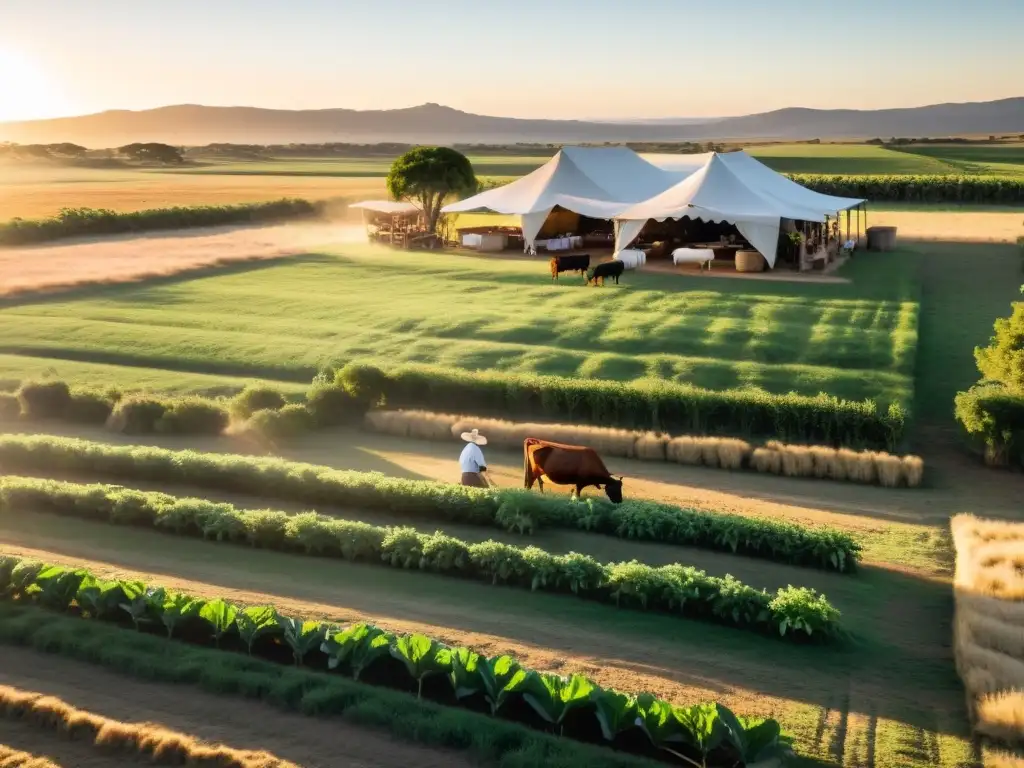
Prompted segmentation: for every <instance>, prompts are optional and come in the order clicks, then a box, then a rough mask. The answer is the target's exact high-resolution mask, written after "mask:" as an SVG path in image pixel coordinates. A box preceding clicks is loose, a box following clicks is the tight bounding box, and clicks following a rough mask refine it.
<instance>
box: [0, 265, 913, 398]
mask: <svg viewBox="0 0 1024 768" xmlns="http://www.w3.org/2000/svg"><path fill="white" fill-rule="evenodd" d="M916 268H917V261H916V257H915V256H913V255H906V254H889V255H885V256H883V255H874V254H872V255H865V256H864V257H863V258H858V259H857V260H856V261H855V262H853V263H851V264H850V265H848V268H847V272H846V274H847V275H848V276H849V277H850V278H852V280H853V282H852V283H851V284H810V283H808V284H792V283H781V282H759V283H755V282H751V281H740V280H727V279H719V280H716V279H709V278H701V277H697V276H689V277H684V276H680V275H672V274H664V273H657V272H640V273H635V272H634V273H627V274H626V276H625V278H624V280H623V282H622V284H620V285H618V286H615V285H614V284H610V285H607V286H605V287H603V288H593V287H589V288H588V287H585V286H584V284H583V281H582V279H581V278H580V277H579V276H578V275H563V276H562V279H561V280H560V281H558V282H557V283H554V282H552V280H551V276H550V273H549V272H548V267H547V263H546V261H545V260H543V259H508V258H494V257H491V258H487V257H471V256H465V255H456V254H429V255H426V254H413V253H401V252H395V251H390V250H385V249H381V248H373V247H370V246H362V245H352V246H344V247H343V248H341V249H339V250H338V251H337V252H335V253H329V254H321V255H311V256H306V257H297V258H296V259H295V260H294V261H293V262H292V263H290V264H287V265H283V266H276V267H264V268H262V269H254V270H251V271H240V272H235V273H233V274H224V275H219V276H214V277H209V278H202V279H194V280H181V281H174V280H171V281H166V282H163V283H157V284H150V285H135V286H133V285H123V286H114V287H98V288H95V289H87V290H86V291H85V292H83V293H80V294H78V295H77V296H76V297H65V298H62V297H51V298H49V299H46V300H42V301H25V302H17V301H15V302H13V303H8V304H7V305H6V306H3V305H0V323H2V324H3V327H4V330H5V333H4V337H3V339H2V341H0V356H2V357H0V375H2V378H18V376H17V371H16V370H15V368H16V367H15V366H14V365H12V364H10V361H12V360H16V359H19V358H21V359H24V360H25V361H26V363H25V367H24V372H25V374H38V372H39V368H40V360H41V359H45V360H46V361H47V363H46V364H47V366H49V367H53V368H54V369H56V370H59V371H60V372H61V375H64V376H67V375H69V374H73V373H74V371H73V368H71V366H70V365H69V364H70V363H80V364H89V365H97V364H103V365H113V366H122V367H138V368H140V369H147V370H148V371H150V372H152V371H154V370H166V371H167V372H168V373H167V381H166V385H165V387H160V388H161V389H163V388H171V389H178V388H181V387H182V386H183V383H182V380H181V377H183V376H185V375H188V376H189V377H194V376H195V375H197V374H203V375H213V376H216V377H220V379H219V381H218V383H219V382H220V381H223V378H224V377H235V378H238V379H242V378H260V379H269V380H279V381H289V382H308V381H309V379H310V378H311V377H312V376H313V374H314V373H315V372H316V370H317V369H318V368H319V367H321V366H323V365H326V364H335V365H337V364H341V363H344V362H345V361H347V360H350V359H353V358H364V359H367V358H369V359H376V360H378V361H381V362H384V363H389V364H393V363H399V362H416V363H432V364H439V365H445V366H449V367H452V368H456V369H460V368H461V369H467V370H474V371H479V370H498V371H515V372H522V373H526V372H532V373H540V374H548V375H558V376H567V377H592V378H601V379H612V380H620V381H631V380H638V379H646V378H653V379H663V380H671V381H676V382H685V383H690V384H694V385H697V386H701V387H706V388H709V389H717V390H722V389H734V388H743V387H760V388H763V389H765V390H768V391H770V392H776V393H787V392H790V391H795V392H799V393H802V394H808V395H813V394H817V393H818V392H827V393H830V394H833V395H836V396H839V397H842V398H848V399H854V400H860V399H863V398H875V399H877V400H879V401H880V402H881V403H882V404H883V405H884V403H886V402H890V401H894V400H898V401H901V402H904V403H909V401H910V400H911V394H912V391H911V388H912V380H913V374H914V358H915V349H916V344H917V315H918V303H917V290H916V288H915V283H914V275H915V272H916ZM151 375H152V374H151V373H149V374H147V378H149V377H150V376H151ZM111 383H115V382H111Z"/></svg>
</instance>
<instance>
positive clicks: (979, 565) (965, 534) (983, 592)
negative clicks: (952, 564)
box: [950, 514, 1024, 745]
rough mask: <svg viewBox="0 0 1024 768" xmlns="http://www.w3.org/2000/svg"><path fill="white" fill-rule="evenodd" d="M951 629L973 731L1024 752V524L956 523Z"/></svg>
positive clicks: (961, 519) (960, 519)
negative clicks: (954, 614)
mask: <svg viewBox="0 0 1024 768" xmlns="http://www.w3.org/2000/svg"><path fill="white" fill-rule="evenodd" d="M950 525H951V528H952V531H953V542H954V545H955V547H956V573H955V576H954V580H953V584H954V590H955V596H956V618H955V620H954V623H953V633H954V648H955V652H956V665H957V671H958V672H959V673H960V677H961V679H962V680H963V683H964V688H965V690H966V692H967V704H968V710H969V711H970V712H971V713H972V718H973V721H974V729H975V731H977V732H978V733H979V734H981V735H982V736H985V737H988V738H990V739H994V740H995V741H997V742H1000V743H1003V744H1010V745H1018V744H1024V523H1011V522H1004V521H1000V520H984V519H981V518H977V517H974V516H973V515H966V514H965V515H957V516H955V517H954V518H953V519H952V521H951V523H950Z"/></svg>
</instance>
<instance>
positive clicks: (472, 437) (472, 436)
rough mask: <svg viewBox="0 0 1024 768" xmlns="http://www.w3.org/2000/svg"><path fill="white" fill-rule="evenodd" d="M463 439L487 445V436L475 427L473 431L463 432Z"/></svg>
mask: <svg viewBox="0 0 1024 768" xmlns="http://www.w3.org/2000/svg"><path fill="white" fill-rule="evenodd" d="M462 439H463V440H465V441H466V442H467V443H476V444H477V445H487V438H486V437H484V436H483V435H481V434H480V431H479V430H477V429H474V430H473V431H472V432H463V433H462Z"/></svg>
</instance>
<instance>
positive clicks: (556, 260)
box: [551, 253, 590, 280]
mask: <svg viewBox="0 0 1024 768" xmlns="http://www.w3.org/2000/svg"><path fill="white" fill-rule="evenodd" d="M588 269H590V254H589V253H576V254H572V255H566V256H552V257H551V279H552V280H557V279H558V275H559V274H560V273H562V272H579V273H580V274H581V275H585V274H586V273H587V270H588Z"/></svg>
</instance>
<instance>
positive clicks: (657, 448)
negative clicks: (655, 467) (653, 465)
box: [633, 432, 668, 461]
mask: <svg viewBox="0 0 1024 768" xmlns="http://www.w3.org/2000/svg"><path fill="white" fill-rule="evenodd" d="M667 446H668V436H667V435H660V434H656V433H654V432H644V433H643V434H642V435H640V437H638V438H636V440H635V441H634V444H633V451H634V453H635V455H636V457H637V458H638V459H643V460H645V461H665V456H666V453H665V451H666V448H667Z"/></svg>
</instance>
